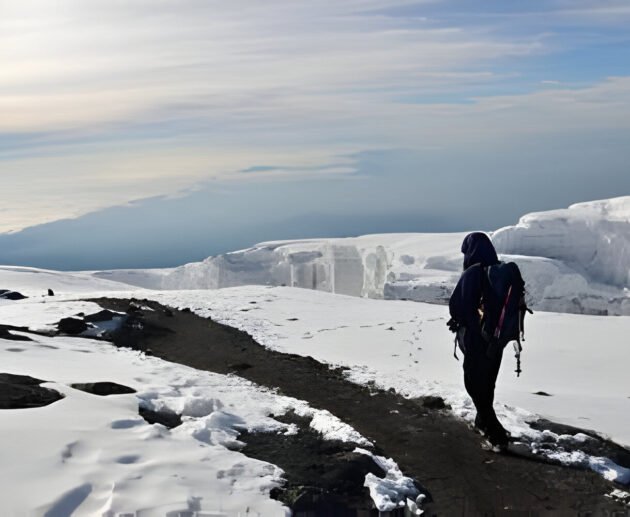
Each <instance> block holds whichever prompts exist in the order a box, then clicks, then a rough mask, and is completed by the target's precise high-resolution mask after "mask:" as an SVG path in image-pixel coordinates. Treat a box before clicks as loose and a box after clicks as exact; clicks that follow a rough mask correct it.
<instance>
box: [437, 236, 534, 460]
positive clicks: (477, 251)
mask: <svg viewBox="0 0 630 517" xmlns="http://www.w3.org/2000/svg"><path fill="white" fill-rule="evenodd" d="M461 251H462V253H463V254H464V272H463V273H462V275H461V277H460V279H459V282H458V283H457V286H456V287H455V289H454V291H453V293H452V295H451V298H450V300H449V310H450V314H451V318H452V319H451V321H450V322H449V328H450V329H451V330H453V331H455V332H457V342H458V344H459V347H460V349H461V350H462V352H463V353H464V385H465V387H466V391H467V392H468V394H469V395H470V398H471V399H472V401H473V403H474V404H475V408H476V409H477V416H476V418H475V427H476V428H477V429H478V430H479V431H480V432H481V433H482V434H484V435H485V436H486V437H487V439H488V440H489V441H490V443H491V444H492V445H493V446H495V447H499V448H505V447H507V445H508V442H509V434H508V432H507V431H506V430H505V428H504V427H503V425H501V422H499V419H498V418H497V415H496V413H495V411H494V390H495V385H496V380H497V375H498V374H499V369H500V367H501V359H502V357H503V347H502V346H493V344H492V343H491V342H489V340H488V339H487V337H488V336H487V334H486V335H484V334H485V333H484V332H483V329H482V326H483V321H484V314H483V313H484V310H485V311H487V310H488V308H489V307H488V304H489V303H490V300H491V299H492V296H491V293H489V292H488V291H489V287H488V280H487V278H486V275H487V271H488V268H490V267H491V266H495V265H498V264H500V262H499V259H498V257H497V253H496V251H495V249H494V246H493V245H492V241H491V240H490V238H489V237H488V236H487V235H486V234H485V233H481V232H475V233H471V234H469V235H467V236H466V238H465V239H464V242H463V243H462V248H461ZM516 269H517V271H518V268H516ZM518 277H519V278H520V273H519V274H518ZM520 281H521V282H522V279H521V280H520ZM523 286H524V283H523ZM505 303H506V305H507V303H508V302H507V301H506V302H505ZM484 304H485V305H486V306H485V307H484ZM504 311H505V310H504ZM490 341H492V340H490Z"/></svg>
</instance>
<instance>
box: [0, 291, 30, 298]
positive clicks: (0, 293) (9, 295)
mask: <svg viewBox="0 0 630 517" xmlns="http://www.w3.org/2000/svg"><path fill="white" fill-rule="evenodd" d="M0 298H1V299H3V300H24V299H25V298H28V296H24V295H23V294H22V293H18V292H17V291H8V290H7V289H0Z"/></svg>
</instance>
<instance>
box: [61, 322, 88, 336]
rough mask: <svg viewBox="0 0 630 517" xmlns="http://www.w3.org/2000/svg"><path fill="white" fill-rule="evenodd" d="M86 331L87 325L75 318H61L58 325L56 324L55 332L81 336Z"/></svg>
mask: <svg viewBox="0 0 630 517" xmlns="http://www.w3.org/2000/svg"><path fill="white" fill-rule="evenodd" d="M87 329H88V325H87V323H85V321H83V320H79V319H77V318H62V319H61V320H59V323H57V330H59V332H61V333H62V334H69V335H71V336H75V335H77V334H81V333H82V332H85V331H86V330H87Z"/></svg>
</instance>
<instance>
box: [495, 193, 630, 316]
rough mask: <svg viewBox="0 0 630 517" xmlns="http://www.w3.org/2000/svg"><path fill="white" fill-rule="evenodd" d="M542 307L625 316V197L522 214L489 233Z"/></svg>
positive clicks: (629, 244) (629, 279) (629, 263)
mask: <svg viewBox="0 0 630 517" xmlns="http://www.w3.org/2000/svg"><path fill="white" fill-rule="evenodd" d="M492 241H493V242H494V245H495V247H496V248H497V251H498V252H499V253H502V254H510V255H517V257H516V259H515V260H516V262H517V263H519V265H522V269H523V270H524V275H525V276H526V277H527V278H526V280H528V285H529V286H528V288H529V290H530V292H531V296H532V298H533V300H534V301H535V302H534V304H535V305H537V306H538V307H539V308H541V309H545V310H557V311H562V312H585V313H589V314H630V292H629V290H630V196H625V197H620V198H614V199H606V200H601V201H593V202H588V203H579V204H575V205H572V206H570V207H569V208H567V209H563V210H551V211H548V212H539V213H533V214H528V215H525V216H523V217H522V218H521V219H520V220H519V222H518V224H516V225H515V226H509V227H506V228H501V229H500V230H497V231H496V232H494V233H493V235H492Z"/></svg>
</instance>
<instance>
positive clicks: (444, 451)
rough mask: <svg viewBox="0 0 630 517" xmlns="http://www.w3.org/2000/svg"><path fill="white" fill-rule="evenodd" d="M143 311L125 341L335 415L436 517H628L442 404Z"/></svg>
mask: <svg viewBox="0 0 630 517" xmlns="http://www.w3.org/2000/svg"><path fill="white" fill-rule="evenodd" d="M93 301H96V302H97V303H99V304H100V305H101V306H102V307H104V308H106V309H110V310H116V311H123V312H124V311H126V310H127V309H128V307H129V300H118V299H99V300H93ZM143 305H148V306H149V307H151V308H152V309H154V310H152V311H151V310H140V309H137V313H136V317H138V318H141V320H142V321H143V323H144V324H143V327H142V328H141V329H139V328H136V329H133V328H128V329H127V331H126V332H123V333H120V334H118V335H117V336H115V337H114V342H115V344H117V345H119V346H131V347H133V348H137V349H140V350H144V351H148V352H149V353H151V354H153V355H155V356H157V357H160V358H162V359H165V360H168V361H172V362H176V363H180V364H184V365H188V366H191V367H194V368H198V369H203V370H208V371H212V372H217V373H222V374H227V373H233V374H236V375H239V376H241V377H243V378H246V379H248V380H251V381H253V382H255V383H257V384H259V385H261V386H267V387H270V388H277V389H278V390H279V391H280V392H281V393H283V394H285V395H288V396H291V397H295V398H298V399H302V400H306V401H308V402H309V403H310V404H311V405H312V406H313V407H315V408H321V409H326V410H328V411H330V412H331V413H333V414H334V415H336V416H337V417H339V418H340V419H342V420H343V421H344V422H346V423H348V424H350V425H352V426H353V427H354V428H355V429H356V430H357V431H359V432H360V433H361V434H362V435H363V436H365V437H366V438H368V439H369V440H371V441H372V442H374V443H375V444H376V445H377V446H378V447H379V449H380V450H381V451H383V453H384V454H385V455H387V456H389V457H392V458H394V460H395V461H396V462H398V464H399V466H400V467H401V469H402V471H403V472H404V473H405V474H406V475H408V476H411V477H413V478H415V479H417V480H418V481H419V482H420V483H421V484H422V486H423V487H424V488H425V489H426V490H427V491H428V493H429V494H430V496H431V498H432V503H431V504H430V505H429V506H428V507H427V509H428V510H429V512H428V513H429V514H431V515H449V516H450V515H627V508H624V507H623V506H621V505H620V504H619V503H617V502H615V501H613V500H610V499H608V498H606V497H604V494H606V493H609V492H610V491H611V490H612V489H613V488H614V487H613V486H612V485H611V484H610V483H608V482H606V481H605V480H604V479H603V478H601V477H600V476H598V475H596V474H594V473H592V472H590V471H587V470H578V469H570V468H566V467H561V466H557V465H552V464H549V463H543V462H538V461H531V460H526V459H522V458H517V457H509V456H504V455H498V454H495V453H492V452H488V451H485V450H483V449H482V448H481V447H480V437H479V436H477V435H476V434H474V433H473V432H472V431H471V430H470V429H469V428H468V427H467V426H466V425H465V424H464V423H463V422H462V421H460V420H459V419H456V418H454V417H452V416H451V415H450V414H449V412H448V411H447V410H444V409H439V401H437V404H436V401H435V400H433V401H431V400H418V399H416V400H408V399H405V398H403V397H401V396H399V395H397V394H396V393H393V392H386V391H382V390H373V389H370V388H368V387H364V386H359V385H357V384H354V383H352V382H349V381H348V380H346V379H345V377H344V375H343V371H341V370H339V369H331V368H329V367H328V366H327V365H325V364H322V363H320V362H318V361H316V360H314V359H313V358H310V357H302V356H298V355H292V354H282V353H278V352H274V351H271V350H268V349H266V348H264V347H262V346H260V345H259V344H258V343H256V342H255V341H254V340H253V339H252V338H251V337H250V336H249V335H248V334H246V333H244V332H241V331H239V330H237V329H234V328H231V327H227V326H224V325H221V324H218V323H216V322H213V321H211V320H208V319H204V318H201V317H199V316H196V315H194V314H192V313H190V312H187V311H177V310H174V309H169V308H166V307H163V306H161V305H159V304H157V303H155V302H149V301H143ZM340 346H341V344H340ZM436 406H437V407H436ZM279 466H280V467H282V465H281V464H279Z"/></svg>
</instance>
